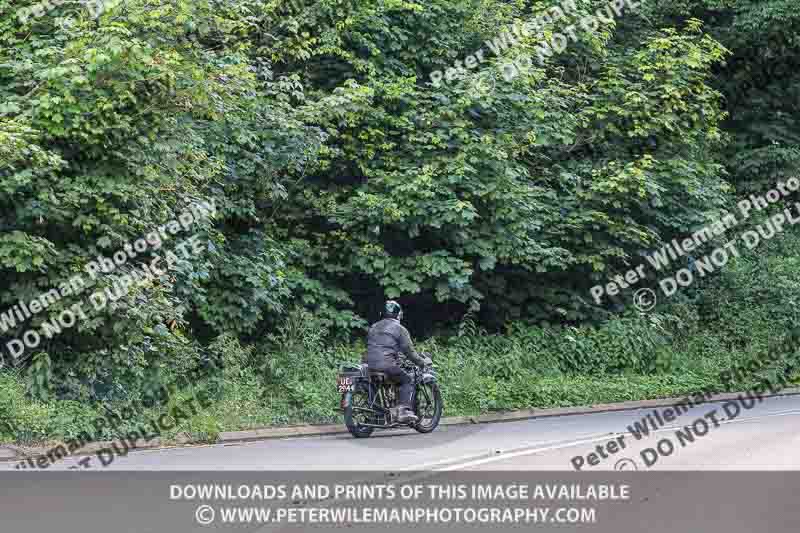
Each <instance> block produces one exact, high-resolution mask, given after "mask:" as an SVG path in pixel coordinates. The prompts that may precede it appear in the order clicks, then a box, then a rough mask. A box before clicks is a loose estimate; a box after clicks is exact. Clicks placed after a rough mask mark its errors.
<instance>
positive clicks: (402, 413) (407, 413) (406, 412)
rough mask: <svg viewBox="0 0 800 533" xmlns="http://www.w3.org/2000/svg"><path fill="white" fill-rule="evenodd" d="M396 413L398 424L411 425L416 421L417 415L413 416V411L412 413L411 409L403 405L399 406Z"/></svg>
mask: <svg viewBox="0 0 800 533" xmlns="http://www.w3.org/2000/svg"><path fill="white" fill-rule="evenodd" d="M397 411H398V413H397V419H396V420H397V422H398V423H400V424H413V423H414V422H416V421H417V420H418V419H417V415H415V414H414V411H412V410H411V408H409V407H407V406H405V405H401V406H400V407H398V408H397Z"/></svg>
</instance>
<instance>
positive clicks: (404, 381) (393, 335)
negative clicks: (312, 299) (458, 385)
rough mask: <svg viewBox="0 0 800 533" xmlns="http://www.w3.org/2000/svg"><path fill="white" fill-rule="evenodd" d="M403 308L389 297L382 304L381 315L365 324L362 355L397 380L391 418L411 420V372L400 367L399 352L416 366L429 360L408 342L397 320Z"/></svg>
mask: <svg viewBox="0 0 800 533" xmlns="http://www.w3.org/2000/svg"><path fill="white" fill-rule="evenodd" d="M402 319H403V308H402V307H400V304H399V303H397V302H395V301H394V300H389V301H387V302H386V305H385V306H384V308H383V319H382V320H380V321H378V322H376V323H375V324H373V325H372V326H371V327H370V328H369V332H368V333H367V353H366V356H365V357H364V359H365V362H366V363H367V365H368V366H369V368H370V370H376V371H379V372H383V373H384V374H386V377H387V378H388V379H389V380H390V381H394V382H396V383H399V384H400V397H399V398H398V406H397V408H396V409H394V410H393V411H394V412H393V413H392V418H393V419H394V420H396V421H397V422H400V423H413V422H416V421H417V416H416V415H415V414H414V412H413V410H412V409H411V395H412V394H413V392H414V385H413V383H412V379H411V376H410V375H409V374H408V373H407V372H406V371H405V370H403V369H402V368H401V367H400V364H399V362H400V354H403V355H405V356H406V357H408V358H409V359H411V361H412V362H413V363H414V364H416V365H417V366H426V365H430V364H431V362H432V361H431V359H430V358H429V357H423V356H420V355H419V354H418V353H417V352H416V350H414V345H413V344H412V343H411V335H409V333H408V330H407V329H406V328H405V327H403V325H402V324H400V321H401V320H402Z"/></svg>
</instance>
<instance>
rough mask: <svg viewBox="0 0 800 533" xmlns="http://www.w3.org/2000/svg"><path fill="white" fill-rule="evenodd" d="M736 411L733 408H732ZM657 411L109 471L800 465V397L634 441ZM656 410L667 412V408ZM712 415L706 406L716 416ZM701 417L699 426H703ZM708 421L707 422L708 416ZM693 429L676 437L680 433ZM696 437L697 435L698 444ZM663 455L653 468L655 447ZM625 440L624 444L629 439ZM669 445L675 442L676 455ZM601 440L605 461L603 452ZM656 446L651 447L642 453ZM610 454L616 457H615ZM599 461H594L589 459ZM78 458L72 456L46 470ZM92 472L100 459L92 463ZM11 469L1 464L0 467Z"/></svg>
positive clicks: (231, 450) (205, 450)
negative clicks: (637, 428)
mask: <svg viewBox="0 0 800 533" xmlns="http://www.w3.org/2000/svg"><path fill="white" fill-rule="evenodd" d="M728 410H729V412H732V411H733V410H734V408H733V407H731V406H728ZM653 411H654V410H653V409H645V410H635V411H621V412H613V413H597V414H588V415H576V416H564V417H552V418H540V419H532V420H525V421H519V422H505V423H496V424H478V425H472V426H449V427H442V428H439V429H438V430H437V431H435V432H434V433H432V434H428V435H420V434H417V433H414V432H408V431H405V432H403V431H400V432H398V431H394V432H383V433H375V434H374V435H373V437H371V438H369V439H365V440H364V439H359V440H356V439H353V438H352V437H350V436H349V435H332V436H326V437H306V438H295V439H280V440H268V441H260V442H252V443H242V444H227V445H213V446H198V447H187V448H174V449H167V450H148V451H139V452H131V453H130V454H128V455H127V456H125V457H118V458H117V459H116V460H115V461H114V462H113V463H112V464H111V465H109V466H107V467H106V468H105V469H107V470H136V471H144V470H183V471H187V470H219V471H233V470H249V471H253V470H284V471H291V470H353V471H361V470H388V471H402V470H421V469H425V470H429V469H430V470H451V469H453V470H507V469H511V470H564V471H574V468H573V460H574V461H575V462H576V463H577V462H579V461H578V460H577V459H573V458H575V457H576V456H582V461H583V465H582V471H584V472H592V471H602V470H611V469H615V468H616V469H618V470H631V469H634V468H635V469H639V470H649V469H667V470H800V454H798V453H797V449H798V444H800V431H798V428H800V396H785V397H775V398H766V399H764V400H763V401H762V402H758V403H756V404H755V406H753V407H752V408H750V409H744V408H741V407H740V413H739V414H738V416H736V417H735V418H734V419H730V418H729V417H728V416H727V415H726V413H725V411H724V405H723V403H721V402H720V403H709V404H705V405H702V406H698V407H696V408H694V409H692V410H690V411H689V412H687V413H686V414H683V415H682V416H680V417H678V418H677V419H676V420H674V421H672V422H670V423H666V424H665V425H664V426H663V427H661V428H660V429H659V430H658V431H656V432H655V433H653V432H652V430H651V435H650V436H647V437H643V438H642V439H641V440H637V439H636V438H635V436H634V435H632V434H631V433H630V432H629V431H628V430H627V427H628V426H629V425H631V424H633V423H634V422H636V421H640V422H641V419H642V418H643V417H645V416H646V415H648V414H651V416H654V415H653V414H652V413H653ZM658 411H659V412H660V413H661V414H662V416H663V411H664V408H659V409H658ZM712 411H713V414H712V415H709V414H708V413H709V412H712ZM698 419H699V420H700V422H698ZM703 421H705V422H703ZM687 425H688V426H692V427H694V430H693V432H692V433H691V434H687V432H686V431H684V432H683V434H682V435H680V436H679V435H676V430H680V429H681V428H683V427H684V426H687ZM690 437H693V438H694V441H693V442H692V441H691V439H690ZM663 440H667V441H668V442H666V443H664V442H662V443H661V449H662V451H663V452H665V453H664V454H663V455H661V456H658V460H657V461H656V462H655V463H654V464H653V465H652V467H649V468H648V466H647V465H645V460H644V459H645V458H646V459H648V460H650V461H651V462H652V459H653V457H654V455H655V454H656V452H655V450H656V449H657V443H658V442H659V441H663ZM623 444H624V446H625V447H624V448H622V445H623ZM670 445H671V446H672V448H673V451H672V452H671V453H666V452H669V449H670ZM597 446H601V447H602V449H603V450H604V452H603V453H604V454H605V455H606V456H607V458H605V459H603V458H601V457H600V455H599V453H598V452H596V447H597ZM645 448H652V449H653V450H654V451H652V452H645V457H644V458H643V456H642V450H643V449H645ZM612 451H613V452H614V453H612ZM592 452H595V453H597V454H598V455H597V457H590V456H589V454H590V453H592ZM590 461H591V462H594V463H597V464H594V465H590V464H589V463H590ZM75 464H76V459H75V458H69V459H66V460H64V461H62V462H61V463H59V464H57V465H55V466H53V467H51V468H50V469H49V470H50V471H52V470H56V469H66V468H69V467H70V466H74V465H75ZM93 465H94V468H93V470H100V469H102V468H101V465H100V464H99V461H97V459H96V458H95V459H94V463H93ZM9 468H13V465H12V464H9V463H0V469H9Z"/></svg>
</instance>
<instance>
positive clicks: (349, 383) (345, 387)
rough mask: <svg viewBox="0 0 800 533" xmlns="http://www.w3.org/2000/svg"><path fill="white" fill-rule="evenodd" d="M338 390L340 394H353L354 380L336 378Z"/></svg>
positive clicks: (348, 377)
mask: <svg viewBox="0 0 800 533" xmlns="http://www.w3.org/2000/svg"><path fill="white" fill-rule="evenodd" d="M336 388H337V389H339V392H340V393H345V392H353V378H351V377H350V376H339V377H337V378H336Z"/></svg>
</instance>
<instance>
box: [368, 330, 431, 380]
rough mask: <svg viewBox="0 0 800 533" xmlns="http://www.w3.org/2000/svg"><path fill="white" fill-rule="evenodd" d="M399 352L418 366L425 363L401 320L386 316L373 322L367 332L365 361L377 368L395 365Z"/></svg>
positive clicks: (371, 366)
mask: <svg viewBox="0 0 800 533" xmlns="http://www.w3.org/2000/svg"><path fill="white" fill-rule="evenodd" d="M399 354H403V355H405V356H406V357H408V358H409V359H411V361H412V362H413V363H414V364H416V365H418V366H422V365H423V364H424V363H425V361H424V359H423V358H422V357H420V356H419V355H418V354H417V352H416V351H415V350H414V345H413V344H412V343H411V335H409V334H408V330H407V329H406V328H404V327H403V325H402V324H400V321H399V320H397V319H396V318H384V319H383V320H381V321H380V322H376V323H375V324H373V325H372V327H370V328H369V332H368V333H367V353H366V356H365V357H364V362H366V363H367V364H368V365H369V367H370V368H374V369H376V370H377V369H380V368H386V367H387V366H395V365H397V360H398V355H399Z"/></svg>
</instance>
